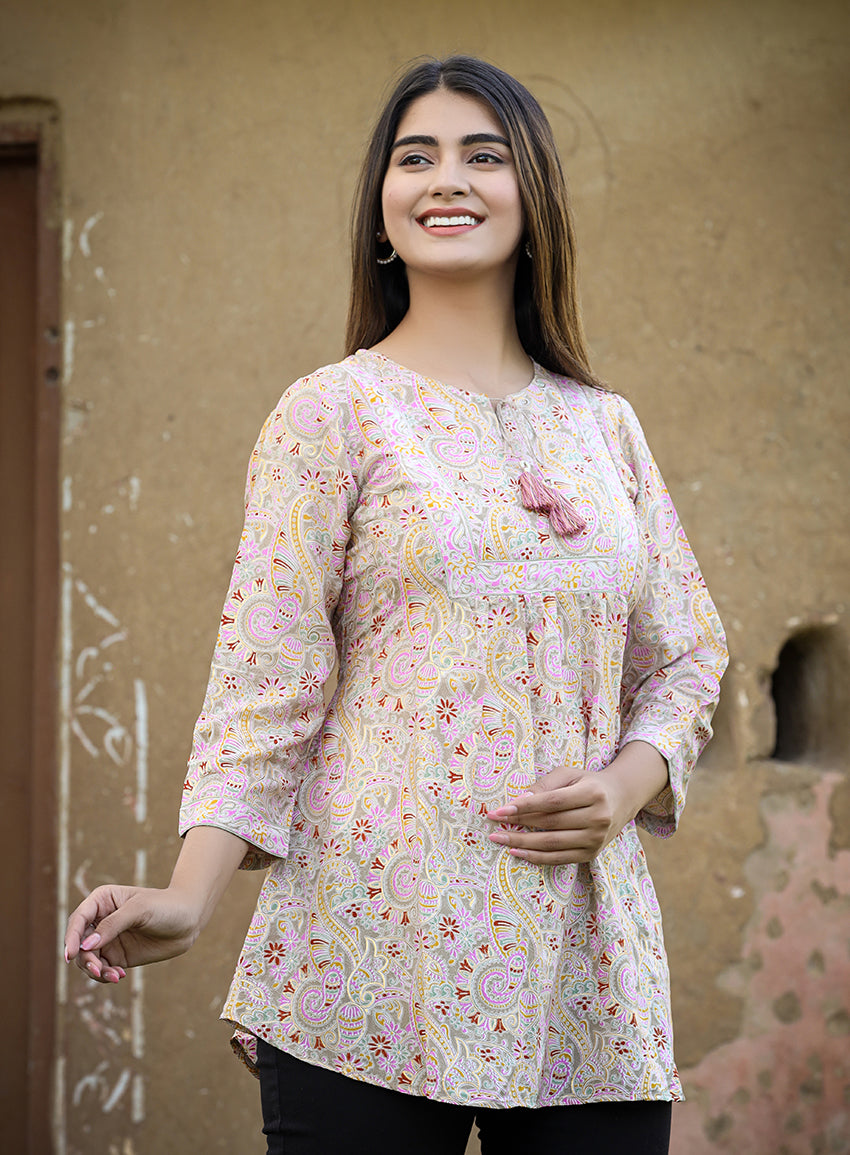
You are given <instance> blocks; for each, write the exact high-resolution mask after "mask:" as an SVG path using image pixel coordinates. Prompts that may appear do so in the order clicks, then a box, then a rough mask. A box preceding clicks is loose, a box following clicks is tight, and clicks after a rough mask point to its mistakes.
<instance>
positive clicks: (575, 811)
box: [487, 741, 667, 866]
mask: <svg viewBox="0 0 850 1155" xmlns="http://www.w3.org/2000/svg"><path fill="white" fill-rule="evenodd" d="M666 783H667V763H666V761H665V760H664V758H663V757H662V756H661V754H659V752H658V751H657V750H656V749H655V748H654V747H653V746H650V745H649V744H648V743H646V742H641V741H634V742H630V743H628V744H627V745H626V746H624V747H623V749H622V751H621V752H620V753H619V754H618V755H617V757H616V758H615V759H614V761H613V762H611V764H610V765H609V766H606V767H605V769H604V770H600V771H590V770H579V769H576V768H575V767H572V766H561V767H559V768H558V769H557V770H552V771H550V772H549V773H548V774H545V775H544V776H543V777H542V778H540V779H539V780H538V781H537V782H535V784H534V785H533V786H532V787H531V788H530V789H529V791H528V793H527V794H523V795H522V796H521V797H519V798H516V799H515V800H514V801H512V802H510V803H509V804H507V805H505V806H500V807H498V809H496V810H491V811H489V812H488V814H487V817H488V818H489V819H490V821H491V822H495V823H501V824H503V825H502V826H501V827H500V828H499V829H497V830H494V831H493V833H492V834H491V835H490V840H491V842H495V843H498V844H499V845H500V846H504V847H505V848H506V849H507V850H508V852H509V853H510V854H512V855H514V857H516V858H522V859H525V861H527V862H534V863H538V864H539V865H541V866H555V865H559V864H562V863H566V862H590V861H591V860H592V859H594V858H595V857H596V855H597V854H598V853H599V851H600V850H601V849H602V848H603V846H606V845H607V844H608V843H609V842H610V841H611V840H612V839H613V838H616V836H617V835H618V834H619V833H620V831H621V830H622V829H623V827H624V826H625V825H626V824H627V823H628V822H630V821H631V820H632V819H633V818H634V816H635V815H636V814H637V812H638V811H639V810H640V809H641V807H642V806H645V805H646V803H647V802H649V801H650V799H652V798H654V797H655V796H656V795H657V794H659V793H660V792H661V790H663V788H664V786H665V785H666Z"/></svg>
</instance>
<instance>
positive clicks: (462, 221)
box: [422, 217, 479, 229]
mask: <svg viewBox="0 0 850 1155" xmlns="http://www.w3.org/2000/svg"><path fill="white" fill-rule="evenodd" d="M422 223H423V225H424V226H425V228H426V229H438V228H444V229H447V228H450V227H451V226H452V225H477V224H478V223H479V222H478V219H477V218H476V217H425V219H424V221H423V222H422Z"/></svg>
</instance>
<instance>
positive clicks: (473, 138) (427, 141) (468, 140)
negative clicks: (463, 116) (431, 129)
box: [391, 132, 511, 152]
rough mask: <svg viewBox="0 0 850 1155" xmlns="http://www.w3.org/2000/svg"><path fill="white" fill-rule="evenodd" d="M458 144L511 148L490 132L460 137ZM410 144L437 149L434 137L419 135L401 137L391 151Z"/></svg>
mask: <svg viewBox="0 0 850 1155" xmlns="http://www.w3.org/2000/svg"><path fill="white" fill-rule="evenodd" d="M460 143H461V144H462V145H463V146H464V147H467V146H468V145H470V144H503V145H505V147H506V148H510V147H511V142H510V141H509V140H508V139H507V138H506V137H504V136H497V135H496V134H495V133H492V132H471V133H469V134H468V135H467V136H462V137H461V139H460ZM411 144H424V145H425V146H426V147H428V148H437V145H438V141H437V138H436V136H424V135H421V134H419V133H416V134H414V135H413V136H401V137H399V139H398V140H397V141H396V142H395V144H394V145H393V147H392V150H391V151H393V152H394V151H395V150H396V149H397V148H407V147H408V146H409V145H411Z"/></svg>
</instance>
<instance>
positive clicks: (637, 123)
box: [0, 0, 850, 1155]
mask: <svg viewBox="0 0 850 1155" xmlns="http://www.w3.org/2000/svg"><path fill="white" fill-rule="evenodd" d="M3 21H4V31H3V34H2V37H1V38H0V97H2V99H3V100H4V102H6V105H7V107H6V112H7V113H8V110H9V107H11V106H12V105H14V104H15V103H17V104H18V105H19V106H20V109H21V114H22V115H25V113H26V101H27V99H29V98H39V99H40V100H47V101H53V102H54V103H55V106H56V107H57V108H58V110H59V114H60V121H61V140H62V158H61V174H62V196H63V216H64V258H65V259H64V283H63V325H64V328H63V337H64V381H63V396H64V415H65V416H64V441H63V451H62V470H61V477H60V478H59V479H58V480H59V484H61V489H62V496H63V514H62V518H63V520H62V537H63V562H64V568H63V571H62V575H61V597H62V613H63V617H62V622H63V626H62V638H61V647H60V674H61V683H60V685H61V717H60V718H59V719H58V720H57V725H58V727H59V736H60V751H61V758H60V765H59V767H58V768H57V774H58V778H59V809H58V813H57V823H58V830H59V836H60V837H59V853H60V859H61V861H60V863H59V866H60V879H61V894H60V905H61V907H62V908H67V907H68V906H69V905H74V904H75V903H76V901H77V896H78V894H79V893H80V892H81V891H82V890H86V889H88V888H89V887H91V886H93V885H95V884H97V883H99V882H102V881H105V880H108V879H122V880H128V881H129V880H133V879H135V880H137V881H144V880H147V881H148V882H149V883H150V884H152V885H159V884H164V883H165V882H166V881H167V878H168V875H169V872H170V867H171V863H172V861H173V858H174V856H175V854H176V851H177V839H176V834H175V815H176V808H177V804H178V801H179V795H180V786H181V782H182V776H183V768H184V764H185V757H186V754H187V751H188V744H189V740H190V735H191V729H192V724H193V722H194V719H195V716H196V714H197V711H198V709H199V707H200V703H201V699H202V695H203V690H204V685H205V680H206V674H207V669H208V663H209V657H210V652H211V647H212V643H213V639H214V634H215V628H216V623H217V618H218V612H219V608H220V602H221V599H222V596H223V592H224V589H225V586H226V582H227V578H228V574H229V568H230V565H231V561H232V556H233V552H234V549H235V544H236V541H237V537H238V533H239V527H240V515H241V494H242V485H243V480H244V471H245V465H246V461H247V456H248V453H249V451H250V448H251V445H252V443H253V440H254V437H255V435H256V432H257V430H258V428H259V425H260V423H261V421H262V419H263V418H264V416H265V414H266V413H267V411H268V410H269V409H270V408H271V407H272V405H273V404H274V403H275V401H276V400H277V397H278V396H279V394H280V392H281V391H282V390H283V388H284V387H285V386H286V385H287V384H289V383H290V382H291V381H292V380H293V379H295V378H296V377H298V376H299V375H301V374H302V373H304V372H305V371H307V370H309V369H311V368H313V367H315V366H316V365H318V364H322V363H325V362H328V361H331V360H335V359H336V358H337V357H338V356H339V355H340V351H341V331H342V325H343V318H344V312H345V302H346V286H347V255H346V225H347V211H348V203H349V198H350V195H351V191H352V184H353V180H354V177H355V174H356V171H357V166H358V161H359V156H360V153H361V148H362V145H363V142H364V139H365V137H366V134H367V130H368V125H369V122H370V119H371V117H372V115H373V113H374V111H375V109H376V105H377V101H378V99H379V97H380V94H381V92H382V90H383V88H384V85H385V83H386V81H387V79H388V78H389V76H390V74H391V73H392V72H393V71H394V70H395V69H396V68H397V67H399V66H400V65H401V64H402V63H404V62H405V61H406V60H408V59H409V58H411V57H412V56H414V55H417V54H419V53H426V52H427V53H434V54H438V55H440V54H445V53H447V52H450V51H454V50H460V51H469V52H473V53H477V54H480V55H484V56H487V57H488V58H490V59H492V60H494V61H496V62H497V63H499V64H500V65H502V66H503V67H505V68H507V69H508V70H510V71H512V72H513V73H515V74H516V75H518V76H519V77H520V78H521V79H522V80H524V81H525V82H526V83H527V84H528V85H529V86H530V87H531V88H532V89H533V91H535V93H536V94H537V95H538V97H539V98H540V99H541V101H542V103H543V104H544V106H545V107H546V109H547V111H548V112H549V114H550V116H551V119H552V122H553V125H554V128H555V131H556V134H557V137H558V140H559V143H560V147H561V149H562V152H563V157H564V161H565V164H566V168H567V171H568V175H569V178H570V181H571V186H572V190H573V194H574V198H575V207H576V216H577V221H578V228H579V234H580V241H581V253H582V270H583V295H584V301H585V313H586V322H587V328H588V333H589V338H590V343H591V345H592V348H593V350H594V354H595V364H596V367H597V369H598V371H599V372H600V373H601V374H602V375H603V376H604V377H605V378H607V379H608V380H609V381H610V383H611V384H612V385H613V386H614V387H615V388H617V389H619V390H620V391H622V392H624V393H626V394H627V395H628V396H629V398H630V399H631V400H632V402H633V403H634V405H635V406H636V408H637V410H638V413H639V414H640V416H641V418H642V420H643V422H644V425H645V427H646V429H647V432H648V435H649V437H650V441H651V443H652V445H653V447H654V449H655V451H656V455H657V457H658V459H659V461H660V463H661V466H662V470H663V471H664V472H665V475H666V477H667V481H668V484H669V486H670V488H671V491H672V493H673V496H674V499H675V500H676V502H677V504H678V507H679V509H680V512H681V514H682V517H683V520H684V522H685V524H686V526H687V527H688V530H689V533H690V536H691V539H692V542H693V544H694V547H695V549H696V552H697V555H698V557H699V558H700V560H701V562H702V565H703V568H704V571H705V574H706V577H707V580H708V582H709V586H710V588H711V589H712V591H713V593H714V594H715V597H716V600H717V603H718V605H719V608H720V610H721V613H722V615H723V617H724V620H725V622H726V624H727V627H728V631H729V635H730V643H731V648H732V659H733V660H732V667H731V669H730V673H729V675H728V678H727V681H726V683H725V696H724V701H723V703H722V706H721V710H720V713H719V715H718V734H717V738H716V740H715V743H714V745H713V747H712V749H711V751H710V753H709V754H708V755H707V756H706V758H705V760H704V764H703V766H702V769H701V772H700V773H699V775H698V777H697V779H696V780H695V782H694V784H693V787H692V794H691V801H690V806H689V811H688V812H687V813H686V817H685V821H684V825H683V829H682V830H681V832H680V833H679V835H677V837H676V838H675V839H674V840H673V841H672V842H669V843H666V844H663V845H654V846H651V847H649V852H650V855H651V860H652V865H653V870H654V873H655V875H656V878H657V882H658V888H659V891H660V893H661V897H662V901H663V904H664V908H665V911H666V928H667V935H668V942H669V950H670V957H671V965H672V969H673V993H674V1001H675V1012H676V1022H677V1051H678V1056H679V1061H680V1065H681V1066H682V1068H683V1075H684V1079H685V1083H686V1089H687V1091H688V1095H689V1101H688V1103H687V1104H685V1105H684V1106H682V1107H680V1108H677V1111H676V1121H675V1138H674V1151H676V1152H677V1153H678V1155H713V1153H715V1152H719V1151H743V1150H746V1151H747V1152H749V1153H751V1155H775V1153H776V1152H787V1153H789V1155H790V1153H793V1155H797V1153H803V1152H815V1151H818V1152H819V1151H823V1152H841V1151H847V1150H850V1138H848V1136H850V1121H848V1113H849V1112H850V1106H848V1103H850V1089H848V1088H850V1060H848V1057H847V1056H848V1032H850V1013H848V1001H847V991H848V990H850V973H849V970H848V951H847V934H848V906H850V881H848V879H850V870H848V865H850V829H849V828H850V801H848V799H850V792H848V785H847V761H848V759H847V736H848V735H847V729H848V723H847V720H848V717H850V710H848V705H850V703H848V702H847V696H848V683H850V678H848V677H847V673H848V670H847V665H848V658H847V654H848V647H847V606H846V599H847V582H846V574H847V571H848V558H847V552H848V547H847V534H846V532H845V527H846V510H847V498H848V494H847V481H846V473H847V469H846V456H845V453H846V448H845V447H846V438H847V415H848V401H847V398H848V391H847V385H846V366H847V364H848V361H850V357H848V354H849V353H850V350H848V337H847V326H846V320H845V318H846V305H847V242H848V208H847V206H848V203H850V202H848V195H847V194H848V167H850V165H849V164H848V146H847V134H846V124H847V82H846V77H847V75H848V61H847V57H848V49H847V31H848V17H847V11H846V7H845V6H844V5H842V4H839V3H832V2H828V0H815V2H813V3H810V4H805V5H804V4H802V3H796V2H790V0H752V2H750V3H747V4H743V5H742V4H739V3H735V2H732V0H714V2H712V3H708V2H707V0H706V2H697V3H691V2H686V0H604V2H602V3H598V4H594V5H588V4H585V3H582V2H581V0H529V2H528V3H526V4H523V5H521V6H517V5H515V4H513V3H509V2H508V0H487V2H486V3H485V2H484V0H470V2H467V3H461V4H457V3H451V4H450V3H447V2H446V0H433V2H432V3H431V4H429V5H427V6H424V7H420V8H410V9H407V8H403V7H400V6H399V5H397V4H394V3H389V2H388V0H375V2H374V3H370V4H365V3H362V4H360V3H354V2H343V0H338V2H329V3H325V4H319V5H317V4H315V3H311V4H307V3H304V2H303V0H290V2H286V0H284V2H272V0H265V2H263V0H242V2H240V3H238V4H237V3H236V2H235V0H216V2H215V3H213V4H209V3H201V2H200V0H181V2H180V3H178V4H167V3H165V2H163V0H146V2H145V3H142V2H141V0H118V2H114V0H79V2H78V3H76V4H74V5H62V4H58V3H48V2H47V0H27V2H26V3H25V2H24V0H10V2H7V4H6V5H5V6H4V16H3ZM789 639H790V645H786V643H789ZM783 647H785V648H784V649H783ZM780 654H782V661H781V662H780ZM777 668H779V673H778V674H776V675H775V676H774V674H773V672H774V671H775V670H777ZM777 704H778V705H777ZM777 720H778V727H779V731H780V732H779V737H778V738H777ZM255 885H256V879H254V878H251V877H245V876H241V877H239V878H238V879H237V880H236V883H235V884H234V886H233V888H232V890H231V891H230V893H229V895H228V896H227V898H226V900H225V902H224V903H223V905H222V908H221V909H220V911H219V912H218V914H217V915H216V917H215V919H214V921H213V922H212V924H211V925H210V927H209V928H208V930H207V931H206V932H205V935H204V936H203V938H202V939H201V941H200V942H199V943H198V945H197V946H196V947H195V948H194V950H193V951H192V953H191V954H190V955H189V956H187V957H186V958H183V959H181V960H177V961H175V962H172V963H167V964H163V965H162V966H159V967H155V968H152V969H151V970H150V971H148V972H144V973H143V972H137V973H136V974H134V976H133V979H132V981H131V982H130V983H128V984H126V985H124V984H122V986H121V987H120V988H119V989H116V990H102V989H100V988H97V989H94V988H89V986H88V985H87V984H86V982H85V980H83V979H82V977H81V976H80V975H79V974H77V973H76V972H74V973H72V974H70V975H67V976H66V975H62V976H60V980H59V985H58V989H57V994H56V997H57V1000H58V1004H59V1017H60V1018H59V1021H60V1035H59V1049H60V1063H59V1065H58V1067H57V1078H58V1087H57V1096H56V1102H57V1117H56V1134H57V1151H60V1152H68V1155H71V1153H82V1152H91V1151H103V1152H107V1151H108V1152H115V1153H116V1155H117V1153H118V1152H121V1155H131V1153H134V1155H145V1153H153V1152H161V1151H171V1150H177V1149H178V1148H177V1140H176V1139H175V1135H176V1134H177V1133H178V1132H179V1133H181V1134H191V1135H192V1137H193V1141H195V1142H197V1143H198V1144H200V1145H202V1146H203V1147H204V1148H205V1149H207V1150H209V1151H234V1150H239V1151H242V1152H248V1151H257V1152H260V1151H261V1150H262V1149H263V1144H262V1141H261V1139H260V1137H259V1135H258V1127H257V1112H258V1097H257V1090H256V1085H255V1084H254V1082H253V1080H251V1079H250V1077H249V1076H248V1075H247V1074H243V1073H241V1072H240V1070H239V1069H238V1068H237V1066H236V1064H235V1061H234V1060H233V1059H232V1058H231V1057H230V1056H229V1053H228V1046H227V1031H226V1028H225V1027H224V1026H223V1025H222V1024H219V1023H218V1022H217V1021H216V1011H217V1008H218V1007H219V1006H220V1005H221V1002H222V997H223V994H224V992H225V989H226V985H227V981H228V978H229V974H230V970H231V968H232V965H233V963H234V960H235V957H236V954H237V951H238V948H239V945H240V942H241V936H242V933H243V931H244V928H245V926H246V924H247V921H248V919H249V916H250V911H251V907H252V896H253V893H254V889H255ZM742 1136H746V1142H744V1141H743V1139H742ZM474 1145H475V1144H474V1140H473V1143H472V1144H471V1147H470V1150H472V1148H473V1147H474ZM399 1150H403V1143H400V1146H399Z"/></svg>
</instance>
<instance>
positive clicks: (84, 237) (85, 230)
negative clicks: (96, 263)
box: [80, 210, 103, 258]
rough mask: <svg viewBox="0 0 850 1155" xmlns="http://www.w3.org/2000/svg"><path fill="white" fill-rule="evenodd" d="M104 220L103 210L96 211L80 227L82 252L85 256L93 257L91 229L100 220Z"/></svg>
mask: <svg viewBox="0 0 850 1155" xmlns="http://www.w3.org/2000/svg"><path fill="white" fill-rule="evenodd" d="M102 220H103V211H102V210H101V212H99V213H95V214H94V216H91V217H89V219H88V220H87V221H86V223H85V224H84V225H83V227H82V228H81V229H80V252H81V253H82V254H83V256H84V257H86V258H89V257H91V241H90V240H89V237H90V235H91V231H92V229H93V228H94V226H95V225H96V224H98V222H99V221H102Z"/></svg>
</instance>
